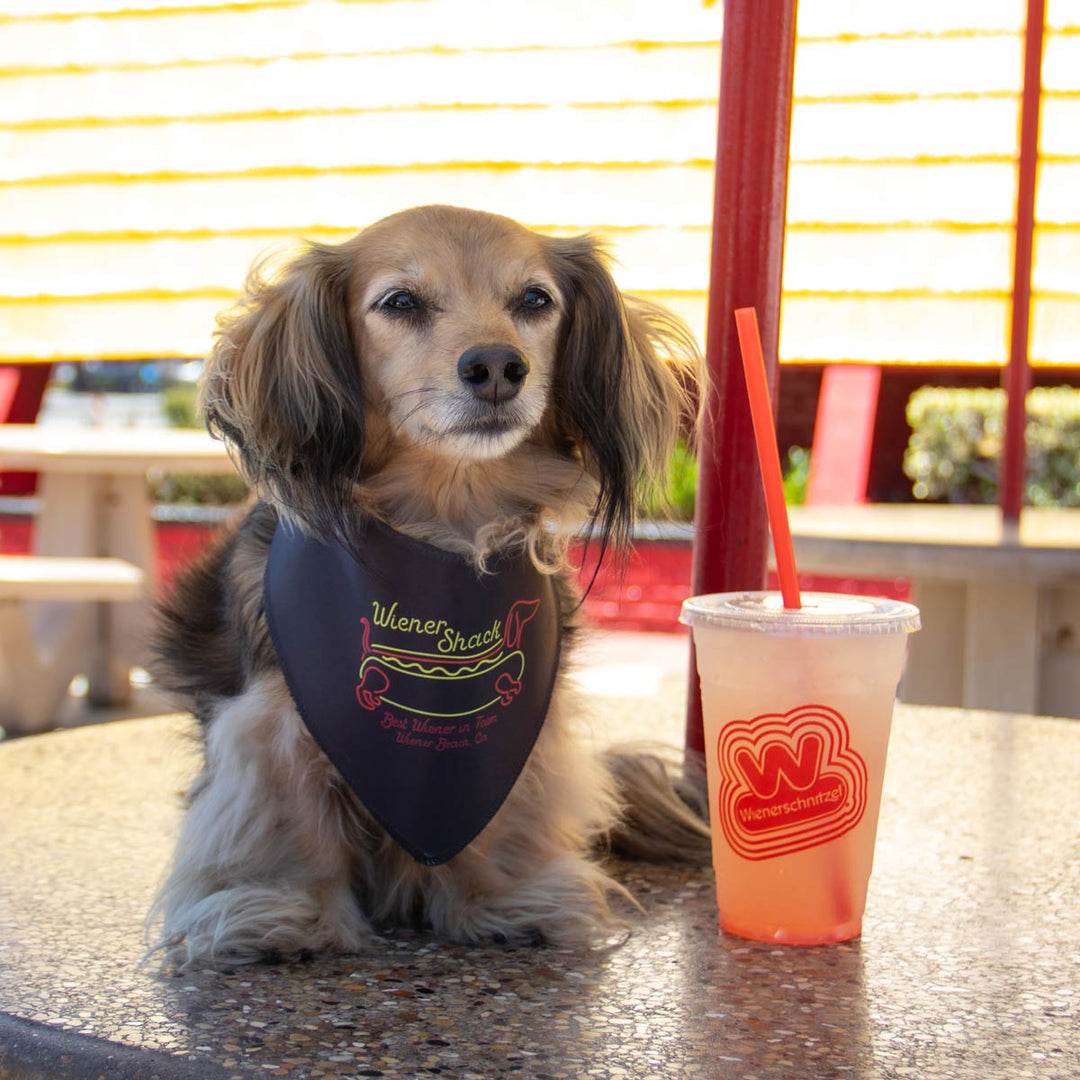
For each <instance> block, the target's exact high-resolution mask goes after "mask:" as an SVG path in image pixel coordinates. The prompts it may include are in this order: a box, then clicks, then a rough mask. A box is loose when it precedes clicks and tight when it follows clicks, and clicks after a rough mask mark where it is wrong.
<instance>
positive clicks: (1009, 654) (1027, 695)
mask: <svg viewBox="0 0 1080 1080" xmlns="http://www.w3.org/2000/svg"><path fill="white" fill-rule="evenodd" d="M1038 608H1039V591H1038V586H1037V585H1036V584H1035V583H1033V582H1008V581H1004V582H1001V581H998V582H995V581H989V580H982V581H972V582H969V584H968V596H967V627H966V639H967V650H966V655H965V657H964V696H963V700H962V702H961V704H962V705H963V706H964V707H965V708H968V709H998V710H1001V711H1003V712H1017V713H1034V712H1036V711H1037V709H1038V701H1039V623H1038Z"/></svg>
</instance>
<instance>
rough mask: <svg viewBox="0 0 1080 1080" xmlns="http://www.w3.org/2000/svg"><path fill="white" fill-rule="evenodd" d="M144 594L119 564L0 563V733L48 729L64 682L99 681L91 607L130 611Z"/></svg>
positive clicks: (100, 662)
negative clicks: (81, 678) (0, 730)
mask: <svg viewBox="0 0 1080 1080" xmlns="http://www.w3.org/2000/svg"><path fill="white" fill-rule="evenodd" d="M144 588H145V578H144V575H143V572H142V570H140V569H139V567H137V566H135V565H133V564H132V563H129V562H126V561H124V560H123V559H113V558H107V557H105V558H73V557H64V556H59V555H52V556H50V555H3V556H0V727H2V728H4V729H5V730H7V731H10V732H17V733H20V734H28V733H30V732H35V731H42V730H44V729H45V728H48V727H51V726H52V724H53V722H54V717H55V716H56V713H57V710H58V709H59V708H60V704H61V702H62V701H63V698H64V695H65V694H66V693H67V689H68V686H69V684H70V682H71V680H72V678H73V677H74V676H75V675H78V674H86V675H87V677H88V678H89V679H94V678H95V677H96V678H100V675H99V673H98V669H99V668H101V667H103V666H105V665H107V664H108V662H109V658H108V656H107V653H106V646H107V643H108V640H109V638H108V633H107V627H104V626H103V625H102V620H103V618H105V617H107V609H103V608H101V607H98V606H96V605H98V604H118V603H120V604H132V603H135V602H137V601H139V600H140V599H142V597H143V592H144ZM91 602H96V603H91ZM88 641H89V642H95V643H96V647H92V648H91V650H90V652H89V653H88V652H87V649H86V643H87V642H88Z"/></svg>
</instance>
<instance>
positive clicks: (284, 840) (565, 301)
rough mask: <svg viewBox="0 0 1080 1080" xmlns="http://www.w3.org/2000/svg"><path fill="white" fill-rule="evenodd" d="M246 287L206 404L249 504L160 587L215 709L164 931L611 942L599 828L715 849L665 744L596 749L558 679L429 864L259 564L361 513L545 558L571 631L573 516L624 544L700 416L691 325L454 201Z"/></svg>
mask: <svg viewBox="0 0 1080 1080" xmlns="http://www.w3.org/2000/svg"><path fill="white" fill-rule="evenodd" d="M248 288H249V292H248V295H247V296H246V298H245V299H244V300H243V301H241V303H240V304H239V305H238V306H237V307H236V308H235V309H234V310H233V311H232V312H230V313H229V314H227V315H226V316H225V317H224V318H223V319H222V320H221V324H220V329H219V337H218V342H217V345H216V347H215V349H214V351H213V354H212V355H211V357H210V358H209V360H208V361H207V364H206V369H205V372H204V376H203V383H202V398H201V400H202V403H203V407H204V409H205V411H206V416H207V422H208V425H209V426H210V428H211V430H213V431H215V432H216V433H217V434H219V435H220V436H221V437H223V438H224V439H225V440H226V441H227V442H228V443H229V445H230V447H231V448H232V450H233V452H234V453H235V455H236V458H237V461H238V463H239V465H240V467H241V469H242V471H243V472H244V474H245V476H246V477H247V479H248V480H249V482H250V483H251V484H252V486H253V488H254V489H255V491H256V493H257V495H258V496H259V498H260V499H261V500H262V501H261V503H260V504H259V505H257V506H256V507H255V509H254V510H253V511H252V513H251V515H250V517H249V518H248V519H247V520H246V521H245V522H244V524H243V525H241V526H240V527H239V529H238V530H237V531H236V532H235V534H234V535H232V536H231V537H230V538H229V539H228V540H227V541H226V543H225V545H224V547H223V548H222V549H221V551H219V552H218V553H216V554H215V555H214V556H213V557H212V558H211V559H210V560H209V561H208V562H207V564H206V565H205V566H203V567H202V568H199V569H196V570H195V571H193V572H192V573H191V575H189V577H188V579H186V580H185V581H184V582H182V583H181V586H180V588H179V590H178V592H177V594H176V595H175V596H174V597H173V598H172V599H170V600H168V601H166V603H165V604H164V605H163V609H162V632H161V635H160V643H159V652H160V654H161V662H160V664H159V677H160V678H161V681H162V682H163V684H164V685H166V686H171V687H172V688H173V689H174V690H176V692H177V693H179V694H181V695H183V698H184V700H185V701H186V702H187V703H188V704H189V706H190V707H191V708H193V709H195V711H196V712H198V714H199V715H200V718H201V719H202V720H203V722H204V724H205V729H206V762H205V767H204V770H203V773H202V775H201V776H200V777H199V779H198V780H197V781H196V784H195V785H194V787H193V789H192V796H191V798H190V805H189V808H188V810H187V815H186V818H185V821H184V825H183V829H182V833H181V836H180V840H179V843H178V846H177V852H176V856H175V859H174V863H173V866H172V869H171V872H170V875H169V877H168V880H167V881H166V883H165V885H164V887H163V889H162V891H161V894H160V896H159V898H158V901H157V903H156V905H155V909H154V916H155V917H156V918H158V919H160V923H161V929H160V937H159V939H158V944H157V946H156V948H158V949H160V950H163V951H164V952H165V953H166V955H168V956H169V958H170V959H171V960H172V962H174V963H175V964H176V965H178V966H180V967H185V966H188V965H191V964H201V963H210V964H219V965H220V964H227V963H244V962H250V961H252V960H257V959H259V958H260V957H264V956H266V955H268V954H273V953H297V952H303V951H318V950H356V949H360V948H362V946H363V943H364V941H365V940H366V939H367V938H368V937H369V936H370V935H371V934H372V933H373V932H375V931H376V930H378V929H379V928H380V927H383V926H386V925H394V924H410V925H422V926H427V927H430V928H431V929H433V930H434V931H435V932H437V933H439V934H441V935H443V936H446V937H448V938H451V939H453V940H459V941H470V942H476V941H490V940H500V941H506V942H511V943H522V942H530V941H534V940H545V941H552V942H558V943H564V944H587V943H589V942H592V941H595V940H597V939H599V938H602V937H604V936H605V935H606V934H608V933H609V932H610V930H611V928H612V927H618V926H620V925H621V917H619V916H617V915H616V914H615V913H614V912H613V909H612V907H611V902H612V900H613V899H616V898H620V897H621V898H622V899H623V900H624V901H625V900H627V899H628V896H627V894H626V892H625V890H624V889H623V888H622V887H621V886H619V885H618V884H617V883H616V882H615V881H614V880H613V879H612V878H611V877H609V876H608V874H607V873H606V872H605V871H604V869H603V868H602V866H601V865H600V863H599V862H598V861H597V857H596V853H597V851H598V849H600V848H602V847H603V846H604V845H605V844H608V843H610V844H612V845H614V846H615V847H617V848H621V849H623V850H627V851H632V852H633V853H634V854H635V855H639V856H645V857H659V858H670V857H690V858H696V859H705V858H707V853H708V832H707V828H706V827H705V826H704V824H703V822H702V819H701V816H700V814H699V813H698V812H696V810H695V808H694V805H693V804H694V801H695V800H694V797H693V793H692V792H691V791H689V789H687V788H683V789H680V787H679V782H678V780H677V778H673V775H672V772H671V770H669V769H667V768H665V767H663V766H662V765H661V764H659V761H658V759H653V760H652V763H651V764H650V763H649V762H648V761H646V760H645V759H642V758H641V757H640V756H639V755H633V754H632V755H629V756H627V755H618V756H612V757H610V758H605V757H603V756H600V755H597V754H595V753H593V752H591V751H589V750H587V749H586V748H585V747H584V746H583V745H582V744H581V743H580V742H579V740H578V739H577V738H576V737H575V734H574V730H573V728H574V725H573V723H572V717H573V715H574V714H575V712H576V709H575V707H574V705H573V704H572V701H571V698H570V695H569V693H568V691H567V689H566V688H565V687H563V686H561V684H560V687H559V688H558V689H557V691H556V694H555V697H554V699H553V702H552V705H551V708H550V711H549V713H548V716H547V718H546V720H545V723H544V726H543V728H542V730H541V734H540V737H539V739H538V741H537V743H536V745H535V747H534V749H533V751H532V754H531V756H530V758H529V760H528V762H527V763H526V766H525V768H524V770H523V772H522V773H521V775H520V776H519V778H518V781H517V783H516V784H515V786H514V788H513V789H512V791H511V792H510V794H509V796H508V797H507V799H506V801H505V802H504V804H503V806H502V807H501V809H500V810H499V811H498V813H497V814H496V815H495V817H494V818H493V819H492V821H491V822H489V824H488V825H487V827H486V828H485V829H484V830H483V832H482V833H481V834H480V836H479V837H477V838H476V840H474V841H473V843H472V844H470V845H469V846H468V847H467V848H466V849H465V850H464V851H463V852H461V853H460V854H459V855H457V856H455V857H454V858H453V859H451V860H450V861H449V862H448V863H446V864H445V865H443V866H439V867H434V868H432V867H424V866H421V865H419V864H417V863H415V862H414V861H413V860H412V859H411V858H410V857H409V856H408V855H406V854H405V853H404V852H403V851H402V850H401V849H400V848H398V847H397V845H396V844H395V843H394V842H393V841H392V840H391V839H390V838H389V837H388V836H387V835H386V834H385V833H384V832H383V831H382V829H381V828H380V827H379V826H378V824H377V823H376V822H375V821H374V820H373V819H372V818H371V817H370V815H368V813H367V812H366V810H365V809H364V807H363V806H362V805H361V804H360V802H359V801H358V800H357V798H356V797H355V795H353V793H352V792H351V790H350V789H349V788H348V787H347V786H346V785H345V783H344V782H343V781H342V779H341V777H340V776H339V775H338V773H337V771H336V770H335V769H334V767H333V766H332V765H331V764H330V762H329V761H328V760H327V759H326V757H325V756H324V755H323V754H322V752H321V751H320V750H319V748H318V747H317V745H316V744H315V742H314V740H313V739H312V738H311V736H310V735H309V734H308V732H307V730H306V728H305V727H304V725H303V723H302V722H301V720H300V717H299V715H298V713H297V712H296V708H295V706H294V704H293V702H292V701H291V699H290V697H289V695H288V692H287V690H286V688H285V685H284V682H283V679H282V676H281V674H280V672H279V671H278V669H277V666H276V659H275V657H274V656H273V650H272V648H271V647H270V644H269V638H268V634H267V629H266V623H265V617H264V614H263V608H262V574H263V569H264V567H265V562H266V557H267V552H268V547H269V537H270V536H271V535H272V532H273V528H274V524H275V523H276V521H277V520H278V519H279V518H285V519H288V520H290V521H292V522H295V523H297V524H298V525H299V526H300V527H302V528H303V529H305V530H307V531H308V532H310V533H312V534H315V535H318V536H321V537H324V538H334V539H338V540H341V541H343V542H349V540H350V538H351V536H352V533H351V529H352V527H353V524H354V522H355V521H356V519H357V517H358V511H362V512H363V513H364V514H369V515H375V516H377V517H379V518H381V519H382V520H384V521H385V522H386V523H388V524H389V525H391V526H392V527H393V528H395V529H397V530H399V531H401V532H404V533H408V534H410V535H413V536H416V537H419V538H421V539H423V540H425V541H427V542H429V543H432V544H435V545H437V546H439V547H442V548H445V549H447V550H451V551H455V552H458V553H460V554H462V555H463V556H465V557H466V558H468V559H470V560H471V561H472V562H473V563H474V564H475V565H476V566H477V567H478V568H479V569H480V570H481V571H485V570H486V568H487V564H488V560H489V557H490V556H491V555H492V554H493V553H495V552H503V551H506V550H507V549H511V550H514V549H516V550H518V551H524V552H526V553H527V554H528V556H529V557H530V558H531V559H532V561H533V562H534V563H535V564H536V566H537V567H539V568H540V569H541V570H542V571H543V572H545V573H548V574H553V575H557V582H558V593H559V595H560V598H561V599H560V602H561V605H562V608H563V622H564V632H565V634H566V635H567V640H569V635H570V634H571V631H572V624H573V621H574V613H575V612H576V610H577V603H576V600H575V597H574V594H573V591H572V589H571V587H570V585H569V581H570V574H569V570H568V568H567V566H566V562H565V553H566V549H567V544H568V541H569V539H570V538H571V536H572V535H573V533H574V531H575V530H576V529H577V528H578V527H579V526H580V525H581V523H582V522H584V521H588V520H589V519H591V520H592V525H593V529H594V531H595V532H596V534H597V535H598V536H599V538H600V542H601V544H602V545H603V544H607V543H611V544H614V545H615V546H619V545H621V544H623V543H624V542H625V541H626V538H627V536H628V535H629V531H630V528H631V526H632V523H633V517H634V512H635V505H636V500H637V498H638V491H639V488H640V485H642V484H643V483H649V482H655V481H656V480H657V478H658V477H659V476H660V475H661V474H662V472H663V470H664V468H665V467H666V462H667V457H668V455H669V453H670V449H671V447H672V444H673V441H674V438H675V436H676V434H677V432H678V430H679V427H680V424H685V423H686V422H687V421H688V420H692V410H691V409H690V406H689V405H688V401H689V400H690V395H691V393H692V391H693V388H694V381H695V377H696V373H697V365H698V359H699V358H698V357H697V354H696V349H695V347H694V344H693V340H692V338H691V336H690V334H689V333H688V331H686V329H685V327H683V326H682V325H681V324H680V323H678V321H677V320H675V319H674V318H673V317H672V316H670V315H669V314H667V313H665V312H662V311H661V310H660V309H658V308H655V307H653V306H651V305H648V304H645V303H643V302H640V301H634V300H630V299H628V298H624V297H623V296H622V295H621V294H620V293H619V291H618V290H617V289H616V288H615V285H614V283H613V281H612V279H611V276H610V274H609V272H608V269H607V266H606V264H605V262H604V259H603V257H602V255H601V254H600V253H599V251H598V249H597V247H596V245H595V244H594V243H593V242H592V241H590V240H588V239H587V238H580V237H579V238H574V239H570V240H556V239H551V238H546V237H542V236H540V235H538V234H535V233H532V232H530V231H529V230H527V229H525V228H523V227H522V226H520V225H518V224H517V223H515V222H512V221H509V220H508V219H505V218H499V217H495V216H492V215H487V214H480V213H477V212H474V211H465V210H458V209H453V208H449V207H423V208H420V209H417V210H412V211H407V212H405V213H403V214H399V215H395V216H394V217H391V218H387V219H385V220H384V221H381V222H378V223H376V224H375V225H373V226H371V227H370V228H368V229H366V230H365V231H364V232H362V233H361V234H359V235H358V236H357V237H356V238H354V239H353V240H350V241H348V242H347V243H345V244H342V245H340V246H337V247H331V246H324V245H315V246H312V247H311V248H310V249H309V250H308V251H307V252H306V253H305V254H303V255H302V256H300V257H299V258H298V259H297V260H295V261H294V262H292V263H291V264H289V265H288V266H286V267H285V268H284V270H283V271H282V272H281V273H280V274H279V275H277V276H276V277H274V278H272V279H271V280H262V278H260V277H259V276H258V275H255V276H253V277H252V279H251V281H250V282H249V286H248ZM413 301H415V302H416V303H415V306H413ZM477 346H494V347H498V348H499V349H504V350H512V352H513V355H514V356H518V357H520V358H521V362H522V364H523V365H525V367H527V376H525V377H523V378H520V379H518V380H517V381H516V382H515V383H514V385H513V387H512V388H511V390H506V391H505V392H504V394H503V397H502V398H501V399H500V398H499V397H498V396H496V397H495V398H494V399H493V400H488V399H485V398H482V397H481V396H479V395H478V393H477V392H476V389H475V387H474V386H473V385H471V384H470V383H469V381H468V380H467V379H466V378H465V376H464V375H463V374H462V373H461V371H460V370H459V362H463V361H462V358H463V357H464V356H465V354H466V353H467V352H468V351H469V350H470V349H473V348H474V347H477ZM523 370H524V369H523ZM564 651H565V650H564ZM690 786H691V787H692V786H693V785H690ZM620 823H622V824H620Z"/></svg>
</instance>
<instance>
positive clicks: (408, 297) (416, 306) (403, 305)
mask: <svg viewBox="0 0 1080 1080" xmlns="http://www.w3.org/2000/svg"><path fill="white" fill-rule="evenodd" d="M379 307H380V308H381V309H382V310H383V311H388V312H401V313H402V314H414V315H415V314H416V313H417V312H419V311H420V309H421V308H422V307H423V304H422V303H421V301H420V297H418V296H417V295H416V293H412V292H409V290H408V289H395V290H394V291H393V292H392V293H388V294H387V295H386V296H384V297H383V298H382V299H381V300H380V301H379Z"/></svg>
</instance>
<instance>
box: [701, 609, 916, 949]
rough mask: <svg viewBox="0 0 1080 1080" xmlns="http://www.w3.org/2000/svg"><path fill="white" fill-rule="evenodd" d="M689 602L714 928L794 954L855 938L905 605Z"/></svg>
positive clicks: (912, 620)
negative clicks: (790, 947) (786, 947)
mask: <svg viewBox="0 0 1080 1080" xmlns="http://www.w3.org/2000/svg"><path fill="white" fill-rule="evenodd" d="M802 602H803V607H802V608H801V609H798V610H788V609H785V608H784V607H783V606H782V603H781V600H780V597H779V596H778V595H777V594H775V593H723V594H717V595H713V596H698V597H691V598H690V599H689V600H687V601H686V603H685V604H684V605H683V616H682V617H683V621H684V622H687V623H689V624H690V625H691V626H692V627H693V630H694V644H695V647H696V651H697V665H698V674H699V676H700V680H701V693H702V706H703V713H704V720H705V755H706V767H707V771H708V783H709V803H710V816H711V821H712V831H713V865H714V868H715V870H716V896H717V903H718V905H719V908H720V925H721V927H722V928H723V929H724V930H727V931H729V932H731V933H733V934H737V935H739V936H740V937H746V938H752V939H754V940H758V941H776V942H782V943H786V944H794V945H799V944H801V945H813V944H821V943H824V942H832V941H846V940H847V939H848V938H852V937H856V936H857V935H858V934H859V933H860V931H861V928H862V914H863V908H864V906H865V903H866V888H867V883H868V881H869V878H870V869H871V866H872V865H873V859H874V839H875V835H876V831H877V818H878V808H879V806H880V803H881V784H882V779H883V777H884V773H885V756H886V751H887V749H888V742H889V728H890V726H891V723H892V711H893V702H894V698H895V695H896V686H897V683H898V681H899V679H900V672H901V669H902V667H903V660H904V654H905V650H906V644H907V635H908V633H909V632H911V631H913V630H916V629H918V626H919V614H918V611H917V609H916V608H914V607H913V606H912V605H910V604H903V603H899V602H897V601H894V600H884V599H878V598H876V597H858V596H843V595H839V594H827V593H808V594H804V595H803V597H802Z"/></svg>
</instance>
